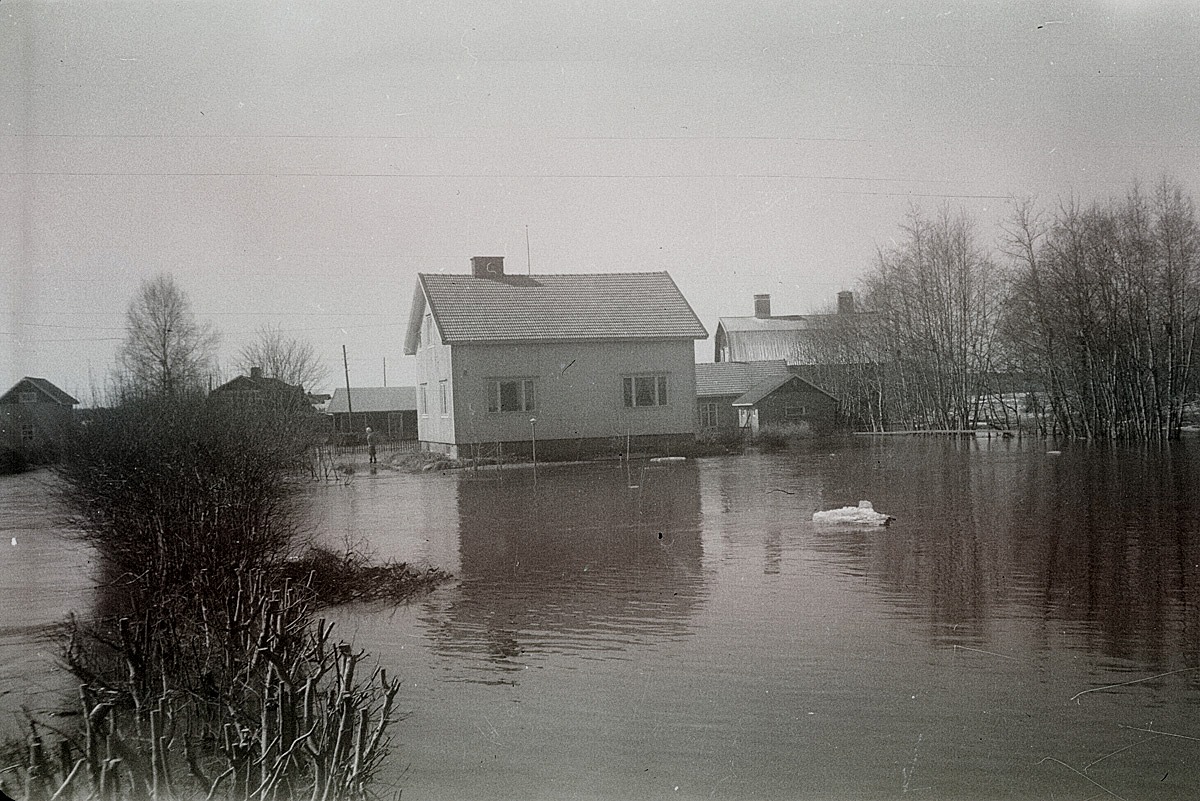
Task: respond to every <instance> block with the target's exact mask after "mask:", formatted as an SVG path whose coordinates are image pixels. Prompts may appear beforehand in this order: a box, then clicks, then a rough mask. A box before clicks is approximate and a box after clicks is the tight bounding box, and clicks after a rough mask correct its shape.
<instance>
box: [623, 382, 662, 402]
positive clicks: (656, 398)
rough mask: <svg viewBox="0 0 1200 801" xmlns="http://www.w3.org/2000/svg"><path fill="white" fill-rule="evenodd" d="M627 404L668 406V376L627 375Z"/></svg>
mask: <svg viewBox="0 0 1200 801" xmlns="http://www.w3.org/2000/svg"><path fill="white" fill-rule="evenodd" d="M624 383H625V387H624V389H625V405H626V406H630V407H632V406H666V405H667V377H666V376H665V375H630V376H625V379H624Z"/></svg>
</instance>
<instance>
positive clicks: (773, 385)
mask: <svg viewBox="0 0 1200 801" xmlns="http://www.w3.org/2000/svg"><path fill="white" fill-rule="evenodd" d="M793 381H795V382H797V383H799V384H802V385H804V386H806V387H808V388H810V389H812V390H815V391H816V392H820V393H821V394H822V395H825V396H827V397H829V398H832V399H833V400H835V401H836V400H837V398H834V397H833V395H830V394H829V393H828V392H826V391H825V390H823V389H821V388H820V387H818V386H817V385H816V384H813V383H811V382H809V381H805V380H804V379H803V378H801V377H800V376H798V375H793V374H790V373H789V374H785V375H780V376H768V377H766V378H764V379H763V380H761V381H759V382H758V383H757V384H755V385H754V386H753V387H751V388H750V389H749V390H748V391H747V392H746V394H745V395H742V396H741V397H740V398H738V399H737V400H735V401H734V402H733V405H734V406H754V405H755V404H757V403H758V402H759V401H761V400H762V399H763V398H765V397H767V396H768V395H770V394H771V393H772V392H775V391H776V390H778V389H779V388H781V387H784V386H787V385H788V384H790V383H792V382H793Z"/></svg>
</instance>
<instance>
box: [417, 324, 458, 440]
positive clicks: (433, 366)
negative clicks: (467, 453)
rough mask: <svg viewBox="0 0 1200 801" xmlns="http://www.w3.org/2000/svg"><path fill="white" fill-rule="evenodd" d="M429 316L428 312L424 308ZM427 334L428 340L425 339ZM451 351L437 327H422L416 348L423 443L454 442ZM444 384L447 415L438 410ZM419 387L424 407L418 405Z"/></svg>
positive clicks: (430, 325) (418, 392)
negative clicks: (424, 401) (423, 399)
mask: <svg viewBox="0 0 1200 801" xmlns="http://www.w3.org/2000/svg"><path fill="white" fill-rule="evenodd" d="M426 313H427V314H428V309H426ZM425 332H428V335H429V338H428V340H427V339H426V338H425ZM453 356H454V354H453V352H452V350H451V346H450V345H446V344H443V343H442V341H441V337H440V335H439V333H438V330H437V326H435V325H433V324H432V322H431V323H429V324H428V325H424V324H423V327H422V339H421V343H420V345H419V346H418V348H417V352H416V359H417V437H418V439H420V440H421V441H422V442H426V443H437V444H442V445H446V444H452V443H453V442H454V394H455V393H454V387H453V385H452V384H453V381H452V374H453V364H452V363H453ZM442 381H445V382H446V386H447V393H448V395H449V397H448V398H447V407H446V414H444V415H443V414H442V413H441V409H440V407H439V402H440V395H439V389H438V387H439V385H440V383H441V382H442ZM422 388H423V389H424V396H425V400H426V406H425V407H424V408H423V407H422V406H421V396H422Z"/></svg>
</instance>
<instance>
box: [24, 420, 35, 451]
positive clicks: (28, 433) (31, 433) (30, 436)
mask: <svg viewBox="0 0 1200 801" xmlns="http://www.w3.org/2000/svg"><path fill="white" fill-rule="evenodd" d="M35 439H37V430H36V429H34V427H33V426H32V425H30V424H29V423H25V424H23V425H22V426H21V444H22V445H26V446H28V445H32V444H33V441H34V440H35Z"/></svg>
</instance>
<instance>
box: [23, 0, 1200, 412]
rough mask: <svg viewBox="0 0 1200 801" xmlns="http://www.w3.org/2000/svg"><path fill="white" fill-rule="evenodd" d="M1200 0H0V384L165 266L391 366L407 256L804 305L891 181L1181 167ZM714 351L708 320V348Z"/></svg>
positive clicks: (987, 212)
mask: <svg viewBox="0 0 1200 801" xmlns="http://www.w3.org/2000/svg"><path fill="white" fill-rule="evenodd" d="M1198 63H1200V4H1197V3H1192V2H1187V3H1179V4H1167V3H1154V2H1112V3H1107V4H1106V3H1102V2H1078V3H1056V2H995V3H969V4H968V3H960V2H938V3H934V2H889V3H870V2H861V1H860V0H854V1H853V2H845V3H834V2H826V3H809V2H800V1H799V0H787V1H786V2H778V3H750V2H727V3H713V2H701V1H700V0H665V1H663V2H648V1H643V2H612V1H611V0H605V2H582V1H580V0H577V1H576V2H570V1H569V0H568V1H566V2H564V0H548V1H547V2H542V0H531V1H530V2H512V1H510V2H503V1H500V2H497V1H496V0H488V1H487V2H478V3H468V2H456V0H437V1H436V2H430V3H405V2H398V0H381V2H376V3H347V2H331V3H306V2H294V3H248V2H243V0H237V1H236V2H221V3H216V2H212V3H153V4H151V3H119V4H108V3H93V2H87V3H83V2H66V3H54V4H47V3H25V2H15V3H14V2H3V3H0V254H2V259H3V277H2V279H0V281H2V283H0V286H2V288H3V298H4V303H3V321H2V322H0V391H3V390H4V389H7V387H8V386H10V385H11V384H12V383H14V382H15V381H16V380H18V379H19V378H20V377H21V376H23V375H34V376H41V377H45V378H48V379H50V380H51V381H53V382H54V383H56V384H58V385H59V386H60V387H62V388H63V389H65V390H67V391H68V392H71V393H72V394H74V395H75V396H76V397H77V398H78V399H79V400H80V401H83V402H84V403H85V404H87V403H90V401H91V390H90V387H91V386H92V384H95V385H97V386H99V385H102V384H103V381H104V377H105V375H106V374H107V373H108V372H109V371H110V370H111V368H112V366H113V363H114V354H115V351H116V348H117V346H118V344H119V343H120V340H121V338H122V335H123V315H124V309H125V307H126V305H127V304H128V302H129V300H130V298H131V297H132V296H133V294H134V293H135V292H136V290H137V286H138V283H139V281H140V280H141V279H143V278H146V277H149V276H151V275H153V274H155V273H157V272H160V271H166V272H169V273H171V274H172V275H173V276H174V277H175V278H176V280H177V281H178V283H179V284H180V285H181V286H182V287H183V289H184V290H185V291H186V292H187V293H188V295H189V296H190V298H191V300H192V302H193V305H194V307H195V311H196V312H197V315H198V317H199V318H200V319H202V320H207V321H211V322H212V323H213V324H214V325H215V326H216V327H217V328H218V329H219V330H221V331H222V332H223V335H224V336H223V345H222V351H221V360H222V364H223V366H224V368H225V369H226V371H227V372H228V373H229V376H228V377H232V375H233V370H232V366H233V363H234V357H235V355H236V353H237V351H238V350H239V349H240V347H241V346H242V345H243V344H245V342H246V341H247V340H249V339H250V338H251V337H252V336H253V332H254V331H255V329H256V328H258V327H259V326H262V325H264V324H280V325H282V326H283V327H284V329H285V330H287V331H289V332H293V333H294V334H295V335H296V336H300V337H306V338H310V339H311V340H312V341H313V342H314V343H315V344H316V345H317V347H318V350H319V352H320V354H321V356H322V357H323V359H324V361H325V362H326V366H327V367H328V368H329V372H328V380H327V382H326V383H327V385H328V388H332V387H334V386H337V385H340V384H342V383H343V381H344V378H343V375H342V363H341V355H342V346H343V345H345V346H346V348H347V350H348V353H349V363H350V379H351V382H352V383H353V384H355V385H361V386H378V385H382V384H383V381H384V375H383V365H384V361H385V359H386V363H387V371H388V383H389V384H392V385H395V384H398V383H403V382H405V381H406V380H407V379H409V378H411V374H410V373H409V372H408V371H409V369H410V368H409V365H408V364H406V363H405V361H406V360H404V359H403V358H402V353H403V334H404V327H405V324H406V322H407V319H406V318H407V315H408V309H409V303H410V299H411V296H412V292H413V286H414V280H415V275H416V273H417V272H419V271H424V272H436V271H445V272H466V271H468V269H469V260H470V257H471V256H473V255H503V256H506V257H507V258H506V266H507V269H508V270H509V271H513V272H524V271H525V270H526V269H527V268H528V266H529V265H528V264H527V249H526V229H528V241H529V247H528V254H529V260H530V261H531V262H532V269H533V272H535V273H536V272H587V271H627V270H667V271H669V272H670V273H671V275H672V276H673V277H674V278H675V280H676V282H677V283H678V284H679V286H680V288H681V289H682V291H683V292H684V294H685V295H686V296H687V297H688V299H689V300H690V301H691V303H692V305H693V307H694V308H695V309H696V311H697V313H698V314H699V315H700V317H701V319H702V321H703V322H704V324H705V326H706V327H707V328H708V330H709V332H710V334H711V333H712V332H713V331H714V330H715V328H716V321H717V318H718V317H719V316H721V315H735V314H748V313H751V311H752V300H751V296H752V295H753V294H755V293H760V292H769V293H771V295H772V297H773V306H774V310H775V311H776V312H777V313H798V312H806V311H813V310H816V309H818V308H820V307H822V306H825V305H827V304H829V303H831V302H832V301H833V299H834V296H835V294H836V292H837V291H838V290H840V289H853V288H854V282H855V278H856V276H857V275H858V274H859V273H860V272H861V271H862V270H863V269H864V268H865V267H867V266H868V265H869V264H870V263H871V260H872V258H873V256H874V254H875V252H876V250H877V248H879V247H881V246H886V245H887V243H888V241H889V238H890V237H891V236H892V235H893V234H894V233H895V232H896V230H897V226H898V224H899V223H900V222H901V220H902V218H903V215H904V213H905V210H906V209H907V208H908V207H909V205H910V204H917V205H919V206H921V207H924V208H927V209H931V210H932V209H936V207H937V206H938V204H940V203H942V202H948V203H950V204H952V205H953V206H955V207H957V206H962V207H964V208H966V209H967V210H968V211H969V212H970V213H971V214H973V215H974V216H975V217H976V219H977V220H978V222H979V225H980V233H981V235H982V236H983V237H984V238H985V241H988V242H989V243H990V242H994V241H995V238H996V233H995V227H996V225H997V224H998V223H1000V222H1001V221H1002V220H1003V219H1004V217H1005V215H1006V214H1007V212H1008V200H1007V199H1008V198H1011V197H1014V196H1020V197H1025V196H1036V197H1038V198H1039V199H1040V200H1041V201H1042V202H1044V203H1046V204H1053V203H1055V202H1057V200H1058V199H1059V198H1061V197H1064V196H1068V195H1072V194H1073V195H1075V196H1077V197H1080V198H1082V199H1085V200H1091V199H1097V198H1106V197H1110V196H1113V195H1120V194H1122V193H1124V191H1125V190H1126V189H1127V188H1128V187H1129V186H1130V184H1131V182H1132V181H1133V180H1134V179H1135V178H1140V179H1141V180H1142V181H1143V182H1144V183H1147V184H1149V183H1153V182H1154V180H1156V179H1157V178H1158V177H1159V176H1161V175H1162V174H1163V173H1168V174H1170V175H1173V176H1174V177H1175V178H1177V179H1178V180H1179V181H1180V182H1182V183H1183V184H1184V185H1185V187H1187V188H1188V189H1189V190H1190V191H1191V192H1193V193H1196V192H1200V158H1198V157H1200V67H1198V66H1197V64H1198ZM697 355H698V358H699V359H701V360H711V359H712V340H711V337H710V339H709V340H708V341H706V342H703V343H701V344H700V345H699V346H698V348H697Z"/></svg>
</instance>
